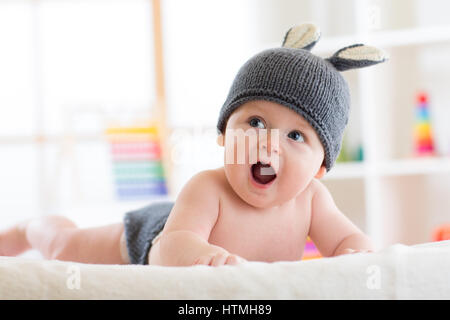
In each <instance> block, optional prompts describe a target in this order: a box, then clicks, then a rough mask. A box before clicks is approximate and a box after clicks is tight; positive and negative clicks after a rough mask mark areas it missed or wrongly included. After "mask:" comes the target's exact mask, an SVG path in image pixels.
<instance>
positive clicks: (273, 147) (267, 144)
mask: <svg viewBox="0 0 450 320" xmlns="http://www.w3.org/2000/svg"><path fill="white" fill-rule="evenodd" d="M261 148H262V149H263V150H265V151H266V152H270V153H276V154H279V153H280V145H279V143H278V141H277V140H276V141H272V139H268V141H263V142H262V143H261Z"/></svg>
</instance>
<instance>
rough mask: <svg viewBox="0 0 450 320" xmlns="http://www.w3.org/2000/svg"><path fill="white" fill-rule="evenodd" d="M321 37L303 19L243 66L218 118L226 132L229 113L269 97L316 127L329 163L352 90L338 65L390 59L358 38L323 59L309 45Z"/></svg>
mask: <svg viewBox="0 0 450 320" xmlns="http://www.w3.org/2000/svg"><path fill="white" fill-rule="evenodd" d="M319 38H320V32H319V30H318V28H317V27H316V26H314V25H312V24H302V25H299V26H296V27H293V28H291V29H289V30H288V32H287V33H286V36H285V38H284V41H283V44H282V47H281V48H272V49H268V50H264V51H262V52H260V53H258V54H256V55H255V56H253V57H252V58H250V60H248V61H247V62H246V63H245V64H244V65H243V66H242V67H241V69H240V70H239V72H238V74H237V76H236V77H235V79H234V82H233V84H232V86H231V89H230V92H229V94H228V97H227V99H226V101H225V103H224V104H223V106H222V109H221V111H220V116H219V120H218V123H217V129H218V133H222V134H224V133H225V128H226V123H227V120H228V118H229V116H230V115H231V114H232V113H233V111H234V110H236V109H237V108H238V107H239V106H241V105H242V104H244V103H245V102H247V101H250V100H267V101H273V102H277V103H279V104H281V105H284V106H286V107H288V108H290V109H292V110H294V111H295V112H297V113H298V114H300V115H301V116H302V117H303V118H304V119H305V120H306V121H308V122H309V124H310V125H311V126H312V127H313V128H314V129H315V130H316V132H317V134H318V136H319V139H320V141H321V142H322V145H323V147H324V149H325V166H326V169H327V171H329V170H330V169H331V167H332V166H333V164H334V162H335V161H336V158H337V157H338V155H339V152H340V149H341V144H342V138H343V133H344V129H345V127H346V125H347V123H348V117H349V109H350V94H349V89H348V85H347V82H346V81H345V79H344V78H343V77H342V75H341V74H340V71H344V70H348V69H354V68H362V67H366V66H370V65H373V64H377V63H380V62H383V61H386V60H387V56H386V55H385V53H384V52H383V51H381V50H379V49H377V48H374V47H369V46H365V45H362V44H355V45H352V46H349V47H345V48H343V49H340V50H339V51H337V52H336V53H335V54H334V55H333V56H331V57H329V58H326V59H322V58H321V57H318V56H316V55H313V54H312V53H311V52H309V50H311V48H312V47H313V46H314V45H315V44H316V42H317V41H318V40H319Z"/></svg>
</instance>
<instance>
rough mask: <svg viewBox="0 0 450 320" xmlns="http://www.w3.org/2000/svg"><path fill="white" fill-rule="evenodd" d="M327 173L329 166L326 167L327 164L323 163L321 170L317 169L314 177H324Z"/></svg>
mask: <svg viewBox="0 0 450 320" xmlns="http://www.w3.org/2000/svg"><path fill="white" fill-rule="evenodd" d="M325 173H327V168H326V167H325V165H321V166H320V169H319V171H317V173H316V175H315V176H314V178H317V179H322V177H323V176H324V175H325Z"/></svg>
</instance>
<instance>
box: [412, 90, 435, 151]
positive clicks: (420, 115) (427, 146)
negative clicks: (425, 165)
mask: <svg viewBox="0 0 450 320" xmlns="http://www.w3.org/2000/svg"><path fill="white" fill-rule="evenodd" d="M414 140H415V152H416V155H417V156H430V155H433V154H434V143H433V136H432V134H431V121H430V114H429V108H428V96H427V94H426V93H424V92H421V93H419V94H418V95H417V107H416V123H415V126H414Z"/></svg>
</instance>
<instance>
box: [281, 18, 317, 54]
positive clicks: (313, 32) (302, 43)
mask: <svg viewBox="0 0 450 320" xmlns="http://www.w3.org/2000/svg"><path fill="white" fill-rule="evenodd" d="M319 38H320V30H319V29H318V28H317V27H316V26H315V25H314V24H311V23H304V24H301V25H298V26H295V27H292V28H290V29H289V30H288V31H287V32H286V35H285V36H284V40H283V44H282V47H285V48H297V49H305V50H311V49H312V47H314V45H315V44H316V43H317V41H318V40H319Z"/></svg>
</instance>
